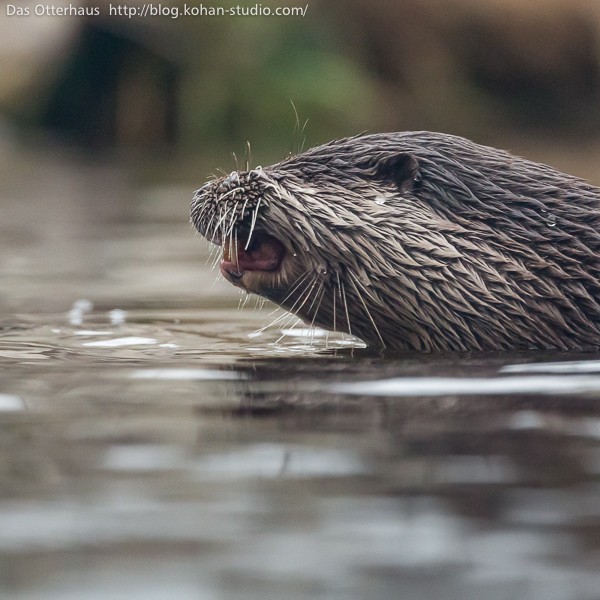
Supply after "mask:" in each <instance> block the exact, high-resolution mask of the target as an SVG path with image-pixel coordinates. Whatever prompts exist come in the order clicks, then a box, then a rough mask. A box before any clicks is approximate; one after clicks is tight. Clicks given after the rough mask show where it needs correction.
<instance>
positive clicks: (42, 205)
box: [0, 0, 600, 312]
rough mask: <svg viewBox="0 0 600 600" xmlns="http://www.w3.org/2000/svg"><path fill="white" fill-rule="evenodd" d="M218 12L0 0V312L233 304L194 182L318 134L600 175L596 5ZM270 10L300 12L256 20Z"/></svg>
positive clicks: (466, 0) (397, 3) (314, 2)
mask: <svg viewBox="0 0 600 600" xmlns="http://www.w3.org/2000/svg"><path fill="white" fill-rule="evenodd" d="M232 6H237V4H235V3H232V4H227V3H226V2H211V3H208V2H207V3H204V4H203V5H202V4H200V3H196V4H194V3H187V4H186V3H183V2H161V3H155V4H152V5H148V4H143V3H141V2H136V1H135V0H132V1H131V2H128V3H127V4H118V3H110V2H105V1H104V0H89V1H83V0H72V1H67V0H57V1H56V2H54V3H53V4H51V5H44V4H39V3H36V2H34V1H33V0H18V1H17V0H15V2H14V3H3V4H2V6H1V8H0V55H1V56H2V66H1V67H0V158H1V160H0V185H1V186H2V187H1V189H0V194H1V197H0V200H1V202H2V205H3V211H4V212H3V219H2V220H1V222H0V274H1V276H2V278H3V281H4V285H3V286H1V287H0V309H5V310H8V311H12V312H14V311H25V312H40V311H41V312H64V311H65V310H68V308H69V306H70V305H71V303H72V301H73V300H74V299H76V298H80V297H82V296H84V297H89V296H91V297H93V299H94V301H95V302H96V303H100V304H101V305H102V306H105V307H106V308H107V309H108V308H109V307H110V305H111V304H115V303H116V304H118V305H120V306H123V305H127V304H131V305H138V304H140V303H141V304H143V305H148V304H150V305H153V306H154V305H160V306H171V307H173V306H179V307H189V306H190V305H192V306H198V303H200V304H202V303H208V304H211V303H212V304H214V303H215V302H216V301H217V299H218V301H219V302H221V301H225V302H231V303H233V304H236V303H237V298H238V296H237V294H234V290H232V288H231V287H230V286H227V285H224V284H223V283H222V282H217V284H216V286H215V287H213V286H212V285H211V283H212V282H213V281H214V275H213V273H210V274H208V275H206V276H204V275H203V272H202V271H201V270H200V269H199V265H200V264H201V263H202V261H203V257H204V256H205V254H206V245H204V244H203V243H202V242H199V241H198V239H197V238H194V236H193V234H192V229H191V227H190V226H189V223H188V221H189V218H188V210H189V201H190V198H191V195H192V193H193V190H194V189H197V188H198V187H200V185H202V183H203V182H204V181H205V180H206V179H207V178H209V177H210V176H211V175H213V174H215V173H219V172H222V171H225V172H229V171H231V170H232V169H233V168H235V167H236V164H237V165H242V166H243V165H244V164H245V162H246V160H248V162H249V163H250V165H252V166H256V165H260V164H262V165H265V164H270V163H273V162H276V161H278V160H281V159H282V158H284V157H285V156H287V155H288V154H289V153H290V152H297V151H299V150H300V149H302V148H307V147H310V146H312V145H316V144H318V143H322V142H325V141H328V140H330V139H332V138H335V137H343V136H347V135H354V134H358V133H360V132H376V131H385V130H419V129H430V130H438V131H444V132H449V133H454V134H459V135H464V136H467V137H470V138H472V139H474V140H476V141H478V142H480V143H484V144H491V145H497V146H500V147H503V148H506V149H508V150H512V151H513V152H515V153H517V154H521V155H525V156H526V157H528V158H531V159H533V160H538V161H541V162H547V163H550V164H551V165H553V166H555V167H557V168H559V169H562V170H564V171H567V172H570V173H573V174H576V175H579V176H582V177H585V178H587V179H589V180H591V181H593V182H595V183H600V173H599V170H598V164H599V160H600V4H598V2H597V1H595V0H532V1H531V2H526V3H524V2H518V1H517V0H382V1H381V2H377V3H376V4H375V3H372V2H369V1H368V0H326V1H325V0H309V1H308V2H307V3H305V4H301V3H300V2H299V0H298V2H296V1H295V0H293V1H292V0H288V1H287V2H285V3H277V2H263V3H257V4H255V3H250V2H242V3H241V4H240V5H239V6H240V7H241V8H242V9H245V10H248V11H254V12H255V13H256V12H258V13H259V15H258V16H209V15H204V16H202V14H201V13H200V10H201V9H204V10H206V9H213V10H218V9H220V8H231V7H232ZM144 7H146V8H144ZM186 7H188V8H192V9H193V10H195V11H196V13H199V14H198V16H190V15H186V13H185V8H186ZM148 8H149V9H150V10H148ZM278 8H280V9H286V10H288V11H289V12H292V11H293V10H296V9H300V10H301V11H302V14H300V15H298V14H296V15H293V14H292V15H290V16H264V12H265V9H269V10H271V11H275V10H276V9H278ZM61 9H62V11H63V15H62V16H61V15H60V14H59V13H60V11H61ZM144 10H146V13H145V16H143V15H144V13H143V11H144ZM77 11H79V12H81V13H82V15H81V16H73V13H74V12H77ZM136 11H137V12H136ZM151 11H154V12H151ZM156 12H158V13H159V14H156ZM261 15H262V16H261ZM126 224H135V225H137V227H135V228H133V229H132V228H130V229H129V230H125V225H126ZM144 227H145V229H144ZM107 228H109V229H107ZM142 234H143V235H142ZM152 236H154V237H152ZM108 240H111V243H108ZM192 268H194V269H195V270H194V271H190V270H191V269H192ZM44 286H46V287H44ZM125 291H126V292H127V293H126V294H124V293H123V292H125ZM123 296H124V297H123ZM232 299H233V300H232ZM136 303H137V304H136Z"/></svg>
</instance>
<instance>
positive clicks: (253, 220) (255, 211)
mask: <svg viewBox="0 0 600 600" xmlns="http://www.w3.org/2000/svg"><path fill="white" fill-rule="evenodd" d="M260 201H261V198H259V199H258V202H257V203H256V206H255V207H254V212H253V213H252V223H251V224H250V233H249V234H248V241H247V242H246V246H245V247H244V250H248V248H249V247H250V241H251V240H252V234H253V233H254V227H255V225H256V219H257V217H258V209H259V208H260Z"/></svg>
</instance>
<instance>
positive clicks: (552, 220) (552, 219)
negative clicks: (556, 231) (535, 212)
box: [546, 214, 556, 227]
mask: <svg viewBox="0 0 600 600" xmlns="http://www.w3.org/2000/svg"><path fill="white" fill-rule="evenodd" d="M546 225H548V227H556V215H553V214H548V216H547V217H546Z"/></svg>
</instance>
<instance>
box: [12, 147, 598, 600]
mask: <svg viewBox="0 0 600 600" xmlns="http://www.w3.org/2000/svg"><path fill="white" fill-rule="evenodd" d="M17 156H18V155H17V154H16V153H15V154H14V155H13V154H12V153H11V154H10V155H6V156H4V157H3V159H4V160H3V161H0V164H3V165H4V166H3V167H2V169H3V170H4V173H2V175H3V181H4V190H3V191H2V206H3V213H2V219H1V221H0V234H1V235H0V273H1V275H0V276H1V282H2V285H1V290H0V292H1V293H0V307H1V308H2V315H3V316H2V318H1V320H0V430H1V435H0V445H1V448H2V452H1V453H0V596H1V597H6V598H11V599H12V598H15V599H27V600H29V599H36V600H38V599H44V600H46V599H55V598H61V599H63V598H66V599H77V600H87V599H92V598H93V599H96V598H102V599H106V598H111V599H112V598H117V599H120V598H126V599H128V600H131V599H137V598H140V599H142V598H143V599H144V600H147V599H153V598H161V599H162V598H167V597H168V598H171V597H173V598H178V599H187V598H193V599H195V600H196V599H199V598H200V599H204V598H207V599H222V598H227V599H229V598H233V599H235V598H240V599H241V598H243V599H253V598H256V599H257V600H258V599H261V600H263V599H271V598H272V599H280V598H286V599H295V598H298V599H304V598H323V599H325V598H327V599H337V598H339V599H344V600H346V599H355V598H356V599H364V598H370V599H371V598H373V599H384V598H385V599H387V598H403V599H413V598H414V599H417V598H419V599H420V598H440V599H442V598H443V599H444V600H445V599H456V600H464V599H481V598H490V599H492V600H500V599H513V598H519V599H527V600H537V599H540V600H541V599H543V600H554V599H556V600H559V599H560V600H565V599H574V600H575V599H577V600H595V599H598V598H600V591H599V590H600V485H599V483H600V410H599V405H600V402H599V401H600V355H599V354H595V355H594V354H584V355H573V354H570V355H569V354H557V353H550V354H529V355H508V356H507V355H496V356H489V355H487V356H480V355H472V354H471V355H434V356H419V355H408V356H393V355H385V356H381V355H378V354H376V353H371V352H369V351H367V350H365V349H361V348H360V347H353V344H352V342H351V341H350V340H348V339H346V340H344V339H342V340H339V339H338V340H334V339H332V338H331V337H329V338H328V337H327V336H326V335H323V334H322V333H320V332H309V331H307V330H306V329H305V328H304V327H303V326H301V325H299V324H295V323H294V320H291V321H289V322H287V321H282V322H280V323H279V324H278V325H276V326H274V327H271V328H267V329H266V330H264V331H260V330H261V328H262V327H263V326H264V325H265V324H267V323H268V322H269V321H272V320H273V318H274V317H273V316H269V313H270V310H271V308H269V307H264V308H263V309H262V310H254V309H251V308H246V309H244V310H238V309H237V305H238V300H239V297H238V295H237V292H236V291H235V290H234V289H233V288H231V286H229V285H228V284H226V283H224V282H217V283H214V280H215V274H214V272H211V271H210V268H209V267H208V266H207V264H206V258H207V257H206V252H205V246H204V244H203V243H202V242H201V240H199V239H198V238H197V237H196V236H194V234H193V233H192V231H191V228H190V226H189V224H188V217H187V209H188V199H189V197H190V194H191V191H192V189H193V185H192V186H190V187H189V188H188V187H186V186H182V187H181V188H179V187H176V188H169V187H163V188H160V187H152V188H150V189H148V188H143V187H140V186H139V185H135V184H133V183H132V182H131V180H130V179H128V176H127V174H126V173H125V172H122V171H119V170H115V169H114V168H113V167H107V166H103V167H98V166H97V165H96V166H91V165H87V164H84V163H81V162H80V161H77V160H75V159H74V158H73V157H72V156H63V155H60V154H58V155H57V154H55V155H54V156H53V158H51V159H50V158H48V157H47V156H45V155H43V156H37V155H36V156H35V157H33V158H35V160H33V158H32V157H31V156H28V157H26V158H27V160H24V159H23V158H22V157H21V158H17ZM32 164H35V177H32V176H31V169H32V167H31V165H32ZM84 301H85V302H84Z"/></svg>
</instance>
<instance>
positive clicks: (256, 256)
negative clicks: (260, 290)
mask: <svg viewBox="0 0 600 600" xmlns="http://www.w3.org/2000/svg"><path fill="white" fill-rule="evenodd" d="M236 245H237V257H236V256H235V251H236ZM245 245H246V240H242V239H238V240H237V244H236V243H235V242H233V243H232V242H231V241H230V240H227V241H226V242H225V244H223V260H222V261H221V266H222V267H224V268H225V269H227V270H228V271H237V272H242V273H243V272H244V271H275V270H276V269H278V268H279V265H280V264H281V260H282V258H283V255H284V252H285V250H284V247H283V245H282V244H281V242H280V241H279V240H277V239H275V238H274V237H271V236H269V235H266V234H262V235H256V236H255V237H254V238H253V240H252V244H251V245H250V246H249V248H248V249H247V250H245V249H244V247H245Z"/></svg>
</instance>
